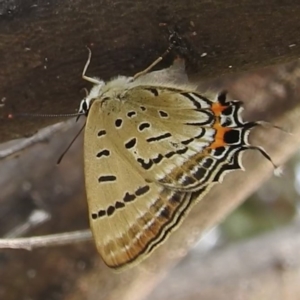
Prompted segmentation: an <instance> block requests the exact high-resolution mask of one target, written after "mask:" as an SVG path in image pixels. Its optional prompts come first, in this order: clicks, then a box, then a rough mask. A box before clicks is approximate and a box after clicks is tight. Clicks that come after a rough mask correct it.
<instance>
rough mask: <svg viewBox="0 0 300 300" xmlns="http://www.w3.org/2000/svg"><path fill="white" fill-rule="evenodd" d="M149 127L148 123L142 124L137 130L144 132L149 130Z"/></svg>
mask: <svg viewBox="0 0 300 300" xmlns="http://www.w3.org/2000/svg"><path fill="white" fill-rule="evenodd" d="M150 127H151V125H150V123H147V122H143V123H141V124H140V125H139V127H138V129H139V131H143V130H145V129H147V128H150Z"/></svg>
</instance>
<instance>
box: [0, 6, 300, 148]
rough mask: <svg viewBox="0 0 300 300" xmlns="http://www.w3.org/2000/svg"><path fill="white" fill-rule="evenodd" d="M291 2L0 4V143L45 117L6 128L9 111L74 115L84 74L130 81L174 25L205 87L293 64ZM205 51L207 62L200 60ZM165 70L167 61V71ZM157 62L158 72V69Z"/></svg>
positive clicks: (298, 23)
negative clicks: (230, 76)
mask: <svg viewBox="0 0 300 300" xmlns="http://www.w3.org/2000/svg"><path fill="white" fill-rule="evenodd" d="M299 14H300V4H299V2H298V1H296V0H294V1H287V0H286V1H280V2H278V1H270V0H269V1H263V0H260V1H255V3H254V2H253V1H250V0H243V1H239V3H238V4H237V2H236V1H234V0H228V1H209V2H208V1H193V0H188V1H181V0H175V1H165V0H153V1H141V0H140V1H132V0H131V1H130V0H122V1H111V0H102V1H95V0H81V1H80V0H77V1H68V0H62V1H46V0H42V1H38V2H37V1H1V2H0V66H1V68H0V82H1V86H0V100H2V99H6V101H5V104H6V106H5V107H4V109H1V110H0V142H4V141H7V140H10V139H13V138H16V137H24V136H28V135H31V134H33V133H34V132H36V131H37V130H38V129H40V128H42V127H44V126H46V125H49V124H53V123H55V122H56V120H53V119H24V118H22V119H18V120H7V118H6V117H7V114H8V113H10V112H12V111H13V112H32V113H73V112H74V111H75V110H76V109H77V108H78V103H79V101H80V99H81V98H82V97H83V96H84V92H83V91H82V88H83V87H89V85H88V84H87V83H86V82H83V80H82V79H81V72H82V68H83V66H84V64H85V62H86V59H87V50H86V48H85V47H86V46H89V47H91V49H92V51H93V59H92V63H91V67H90V68H89V70H88V74H89V75H90V76H98V77H101V78H103V79H109V78H110V77H112V76H116V75H118V74H124V75H133V74H134V73H135V72H137V71H140V70H141V69H143V68H145V66H147V65H148V64H149V63H150V62H152V61H153V60H154V59H155V58H157V57H158V56H159V55H160V54H161V53H162V52H163V51H164V50H165V49H166V47H167V46H168V41H167V39H168V34H167V33H166V26H162V25H164V24H167V26H170V27H178V28H179V31H180V32H181V33H182V35H183V36H184V37H186V38H187V39H188V40H189V42H190V44H191V48H192V49H193V51H191V52H192V54H191V60H192V62H193V66H194V67H195V65H196V66H197V69H198V75H199V76H200V77H201V78H202V79H205V78H207V76H208V77H210V78H211V77H217V76H219V75H221V74H226V73H228V72H237V71H238V72H239V71H246V70H250V69H254V68H257V67H262V66H267V65H272V64H275V63H283V62H288V61H291V60H292V59H295V58H297V57H299V54H300V47H299V45H298V44H297V42H298V41H297V36H298V32H299V28H300V20H299ZM203 53H206V56H204V57H201V55H203ZM168 62H169V63H170V60H169V61H167V62H166V63H168ZM166 63H165V64H166Z"/></svg>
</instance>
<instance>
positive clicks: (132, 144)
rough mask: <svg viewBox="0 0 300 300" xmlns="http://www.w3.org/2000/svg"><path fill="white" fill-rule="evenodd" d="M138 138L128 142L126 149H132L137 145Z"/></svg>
mask: <svg viewBox="0 0 300 300" xmlns="http://www.w3.org/2000/svg"><path fill="white" fill-rule="evenodd" d="M136 142H137V140H136V138H132V139H131V140H129V141H128V142H126V143H125V148H126V149H131V148H133V147H134V146H135V145H136Z"/></svg>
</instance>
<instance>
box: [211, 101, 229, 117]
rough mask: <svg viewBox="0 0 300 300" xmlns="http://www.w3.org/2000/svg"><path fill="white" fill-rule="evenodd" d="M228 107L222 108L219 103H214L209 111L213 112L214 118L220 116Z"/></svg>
mask: <svg viewBox="0 0 300 300" xmlns="http://www.w3.org/2000/svg"><path fill="white" fill-rule="evenodd" d="M227 107H228V106H223V105H221V104H220V103H218V102H216V103H214V104H213V105H212V106H211V110H212V111H213V112H214V114H215V116H217V117H218V116H220V114H221V113H222V111H223V110H224V109H225V108H227Z"/></svg>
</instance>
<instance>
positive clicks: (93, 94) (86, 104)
mask: <svg viewBox="0 0 300 300" xmlns="http://www.w3.org/2000/svg"><path fill="white" fill-rule="evenodd" d="M104 85H105V83H104V81H100V80H99V81H98V83H97V84H95V85H94V86H93V87H92V89H91V90H90V92H89V93H88V94H87V95H86V97H84V98H83V99H82V100H81V102H80V106H79V109H78V114H84V115H86V116H87V115H88V112H89V110H90V107H91V104H92V102H93V100H95V99H96V98H98V97H99V95H101V89H102V87H103V86H104Z"/></svg>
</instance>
